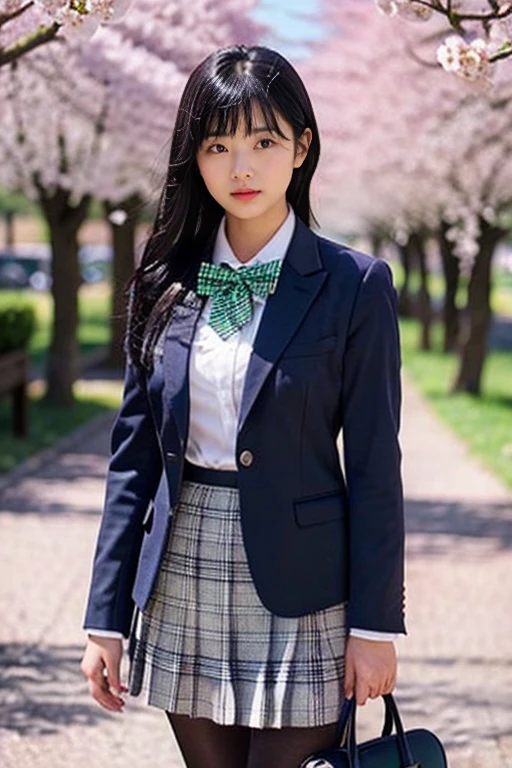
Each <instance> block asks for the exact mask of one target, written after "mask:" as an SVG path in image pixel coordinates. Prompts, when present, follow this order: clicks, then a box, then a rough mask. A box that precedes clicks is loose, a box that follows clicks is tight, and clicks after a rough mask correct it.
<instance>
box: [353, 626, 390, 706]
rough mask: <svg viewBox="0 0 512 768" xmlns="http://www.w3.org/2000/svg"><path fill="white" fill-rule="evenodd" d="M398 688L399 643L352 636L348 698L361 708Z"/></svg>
mask: <svg viewBox="0 0 512 768" xmlns="http://www.w3.org/2000/svg"><path fill="white" fill-rule="evenodd" d="M395 685H396V652H395V644H394V643H393V642H387V641H383V640H365V639H363V638H362V637H355V636H354V635H349V636H348V638H347V646H346V650H345V698H347V699H350V698H352V696H354V695H355V697H356V702H357V704H358V705H361V704H366V701H367V699H368V697H370V699H376V698H377V697H378V696H382V695H383V694H385V693H391V692H392V691H393V689H394V687H395Z"/></svg>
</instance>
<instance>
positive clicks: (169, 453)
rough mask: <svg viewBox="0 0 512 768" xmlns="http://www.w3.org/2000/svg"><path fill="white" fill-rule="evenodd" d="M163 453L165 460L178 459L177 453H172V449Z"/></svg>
mask: <svg viewBox="0 0 512 768" xmlns="http://www.w3.org/2000/svg"><path fill="white" fill-rule="evenodd" d="M165 455H166V457H167V461H178V454H177V453H173V452H172V451H167V453H166V454H165Z"/></svg>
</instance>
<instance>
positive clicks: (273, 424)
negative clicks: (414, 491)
mask: <svg viewBox="0 0 512 768" xmlns="http://www.w3.org/2000/svg"><path fill="white" fill-rule="evenodd" d="M296 221H297V223H296V228H295V232H294V235H293V238H292V241H291V243H290V246H289V249H288V251H287V253H286V256H285V259H284V262H283V267H282V270H281V275H280V278H279V284H278V287H277V291H276V293H275V294H274V295H272V296H270V297H269V298H268V300H267V303H266V306H265V309H264V313H263V316H262V320H261V323H260V327H259V329H258V333H257V337H256V339H255V343H254V348H253V352H252V355H251V358H250V362H249V366H248V370H247V375H246V380H245V385H244V391H243V398H242V406H241V412H240V418H239V424H238V437H237V445H236V449H237V464H238V470H239V492H240V513H241V523H242V531H243V537H244V544H245V548H246V552H247V559H248V563H249V567H250V570H251V573H252V576H253V579H254V585H255V587H256V590H257V592H258V594H259V596H260V598H261V601H262V603H263V604H264V605H265V606H266V607H267V608H268V609H269V610H270V611H272V612H273V613H275V614H278V615H280V616H290V617H291V616H301V615H304V614H307V613H310V612H314V611H318V610H321V609H323V608H327V607H329V606H332V605H335V604H337V603H340V602H343V601H348V606H347V610H348V613H347V621H348V626H349V627H350V626H353V627H358V628H362V629H370V630H380V631H384V632H405V631H406V630H405V626H404V617H403V614H404V608H403V605H404V587H403V577H404V519H403V497H402V483H401V475H400V463H401V454H400V448H399V443H398V436H397V435H398V429H399V414H400V351H399V336H398V327H397V310H396V294H395V291H394V288H393V285H392V280H391V273H390V270H389V267H388V266H387V264H385V263H384V262H383V261H380V260H377V259H374V258H372V257H370V256H366V255H364V254H361V253H358V252H356V251H354V250H352V249H350V248H347V247H345V246H343V245H340V244H338V243H334V242H331V241H329V240H326V239H324V238H322V237H319V236H318V235H316V234H315V233H313V232H312V231H311V230H310V229H308V228H307V227H306V226H305V225H304V224H303V223H302V222H301V221H300V219H298V218H297V220H296ZM203 304H204V300H203V299H200V298H199V297H197V296H196V295H195V294H194V293H193V291H191V292H189V294H188V296H187V297H186V299H185V300H184V301H183V302H182V303H180V304H179V305H177V306H176V307H175V310H174V312H173V315H172V318H171V320H170V322H169V324H168V325H167V328H166V331H165V334H164V335H163V337H162V343H161V344H159V345H157V349H156V351H155V360H154V369H153V371H152V372H151V374H148V375H146V374H145V373H143V372H141V371H140V370H139V369H136V368H135V367H134V366H132V365H131V364H130V363H128V365H127V372H126V379H125V389H124V396H123V401H122V405H121V408H120V411H119V413H118V416H117V419H116V421H115V424H114V427H113V431H112V445H111V448H112V458H111V461H110V465H109V470H108V477H107V488H106V499H105V506H104V512H103V518H102V522H101V527H100V532H99V537H98V542H97V550H96V556H95V560H94V567H93V574H92V581H91V587H90V594H89V602H88V606H87V613H86V617H85V624H84V625H85V626H86V627H91V628H95V629H109V630H118V631H120V632H122V633H123V634H124V635H125V636H128V635H129V632H130V627H131V624H132V618H133V612H134V605H135V604H136V605H137V606H138V607H139V608H140V609H141V610H143V609H144V608H145V606H146V604H147V601H148V599H149V597H150V594H151V590H152V587H153V585H154V583H155V579H156V576H157V573H158V569H159V565H160V562H161V558H162V555H163V552H164V550H165V547H166V544H167V540H168V536H169V532H170V529H171V527H172V520H173V515H172V513H173V510H174V508H175V506H176V503H177V501H178V499H179V496H180V489H181V485H182V480H183V464H184V453H185V446H186V443H187V429H188V415H189V387H188V363H189V354H190V347H191V342H192V339H193V335H194V329H195V326H196V323H197V320H198V317H199V314H200V312H201V309H202V307H203ZM340 430H342V435H343V445H344V470H343V469H342V466H341V463H340V455H339V450H338V446H337V439H338V437H339V434H340ZM246 451H250V453H251V454H252V463H250V465H249V466H247V464H248V463H249V462H247V461H244V459H243V458H242V461H240V456H241V455H242V454H243V452H246ZM245 457H247V454H245Z"/></svg>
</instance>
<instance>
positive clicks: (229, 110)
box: [194, 73, 290, 150]
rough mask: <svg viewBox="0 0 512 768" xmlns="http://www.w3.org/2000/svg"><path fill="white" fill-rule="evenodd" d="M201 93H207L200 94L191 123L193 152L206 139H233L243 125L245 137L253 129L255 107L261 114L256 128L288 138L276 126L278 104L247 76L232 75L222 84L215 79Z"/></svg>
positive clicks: (251, 77)
mask: <svg viewBox="0 0 512 768" xmlns="http://www.w3.org/2000/svg"><path fill="white" fill-rule="evenodd" d="M205 90H206V91H207V92H206V93H204V94H202V96H203V98H202V99H201V105H200V106H201V108H200V113H199V114H198V115H197V116H196V120H194V127H195V130H194V144H195V148H196V150H197V149H199V147H200V146H201V144H202V143H203V141H205V139H207V138H209V137H212V136H213V137H221V136H234V135H235V133H236V132H237V130H238V128H239V126H240V125H243V126H244V129H245V135H246V136H249V135H250V134H251V133H252V132H253V129H254V128H255V127H256V126H255V123H254V110H255V107H259V108H260V109H261V115H262V118H259V119H258V125H257V127H258V128H261V127H263V126H264V127H266V128H267V129H268V131H269V132H270V133H273V134H277V135H279V136H281V138H283V139H286V138H290V137H289V136H286V135H285V134H284V133H283V132H282V130H281V128H280V127H279V123H278V120H277V115H276V113H278V112H280V110H279V107H278V105H277V104H276V103H275V101H273V100H272V99H271V98H270V97H269V95H268V91H267V90H266V89H265V88H264V87H263V86H262V84H261V83H260V82H259V80H257V79H256V78H255V77H253V76H251V75H250V74H242V75H238V74H236V73H233V74H232V75H231V76H230V77H229V78H226V80H225V81H224V80H223V79H222V78H221V77H217V78H215V80H213V81H212V82H210V83H208V84H207V86H206V89H205ZM283 116H284V115H283ZM261 119H263V125H262V123H261Z"/></svg>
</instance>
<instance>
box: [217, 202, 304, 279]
mask: <svg viewBox="0 0 512 768" xmlns="http://www.w3.org/2000/svg"><path fill="white" fill-rule="evenodd" d="M225 224H226V217H225V216H223V218H222V221H221V223H220V226H219V229H218V231H217V235H216V238H215V245H214V248H213V255H212V262H213V263H214V264H221V263H224V264H229V266H230V267H232V268H233V269H238V268H239V267H241V266H242V264H241V262H240V261H239V260H238V259H237V257H236V256H235V254H234V253H233V249H232V248H231V246H230V244H229V241H228V239H227V237H226V227H225ZM294 229H295V213H294V212H293V208H292V207H291V205H289V206H288V216H287V217H286V219H285V220H284V222H283V223H282V224H281V226H280V227H279V229H278V230H277V232H276V233H275V234H274V235H272V237H271V238H270V240H269V241H268V243H267V244H266V245H264V246H263V248H262V249H261V250H260V251H258V253H257V254H256V255H255V256H253V258H252V259H251V260H250V261H248V262H247V266H253V264H266V263H267V262H269V261H274V260H275V259H280V260H281V261H282V260H283V259H284V257H285V254H286V251H287V250H288V246H289V245H290V242H291V239H292V236H293V232H294Z"/></svg>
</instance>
